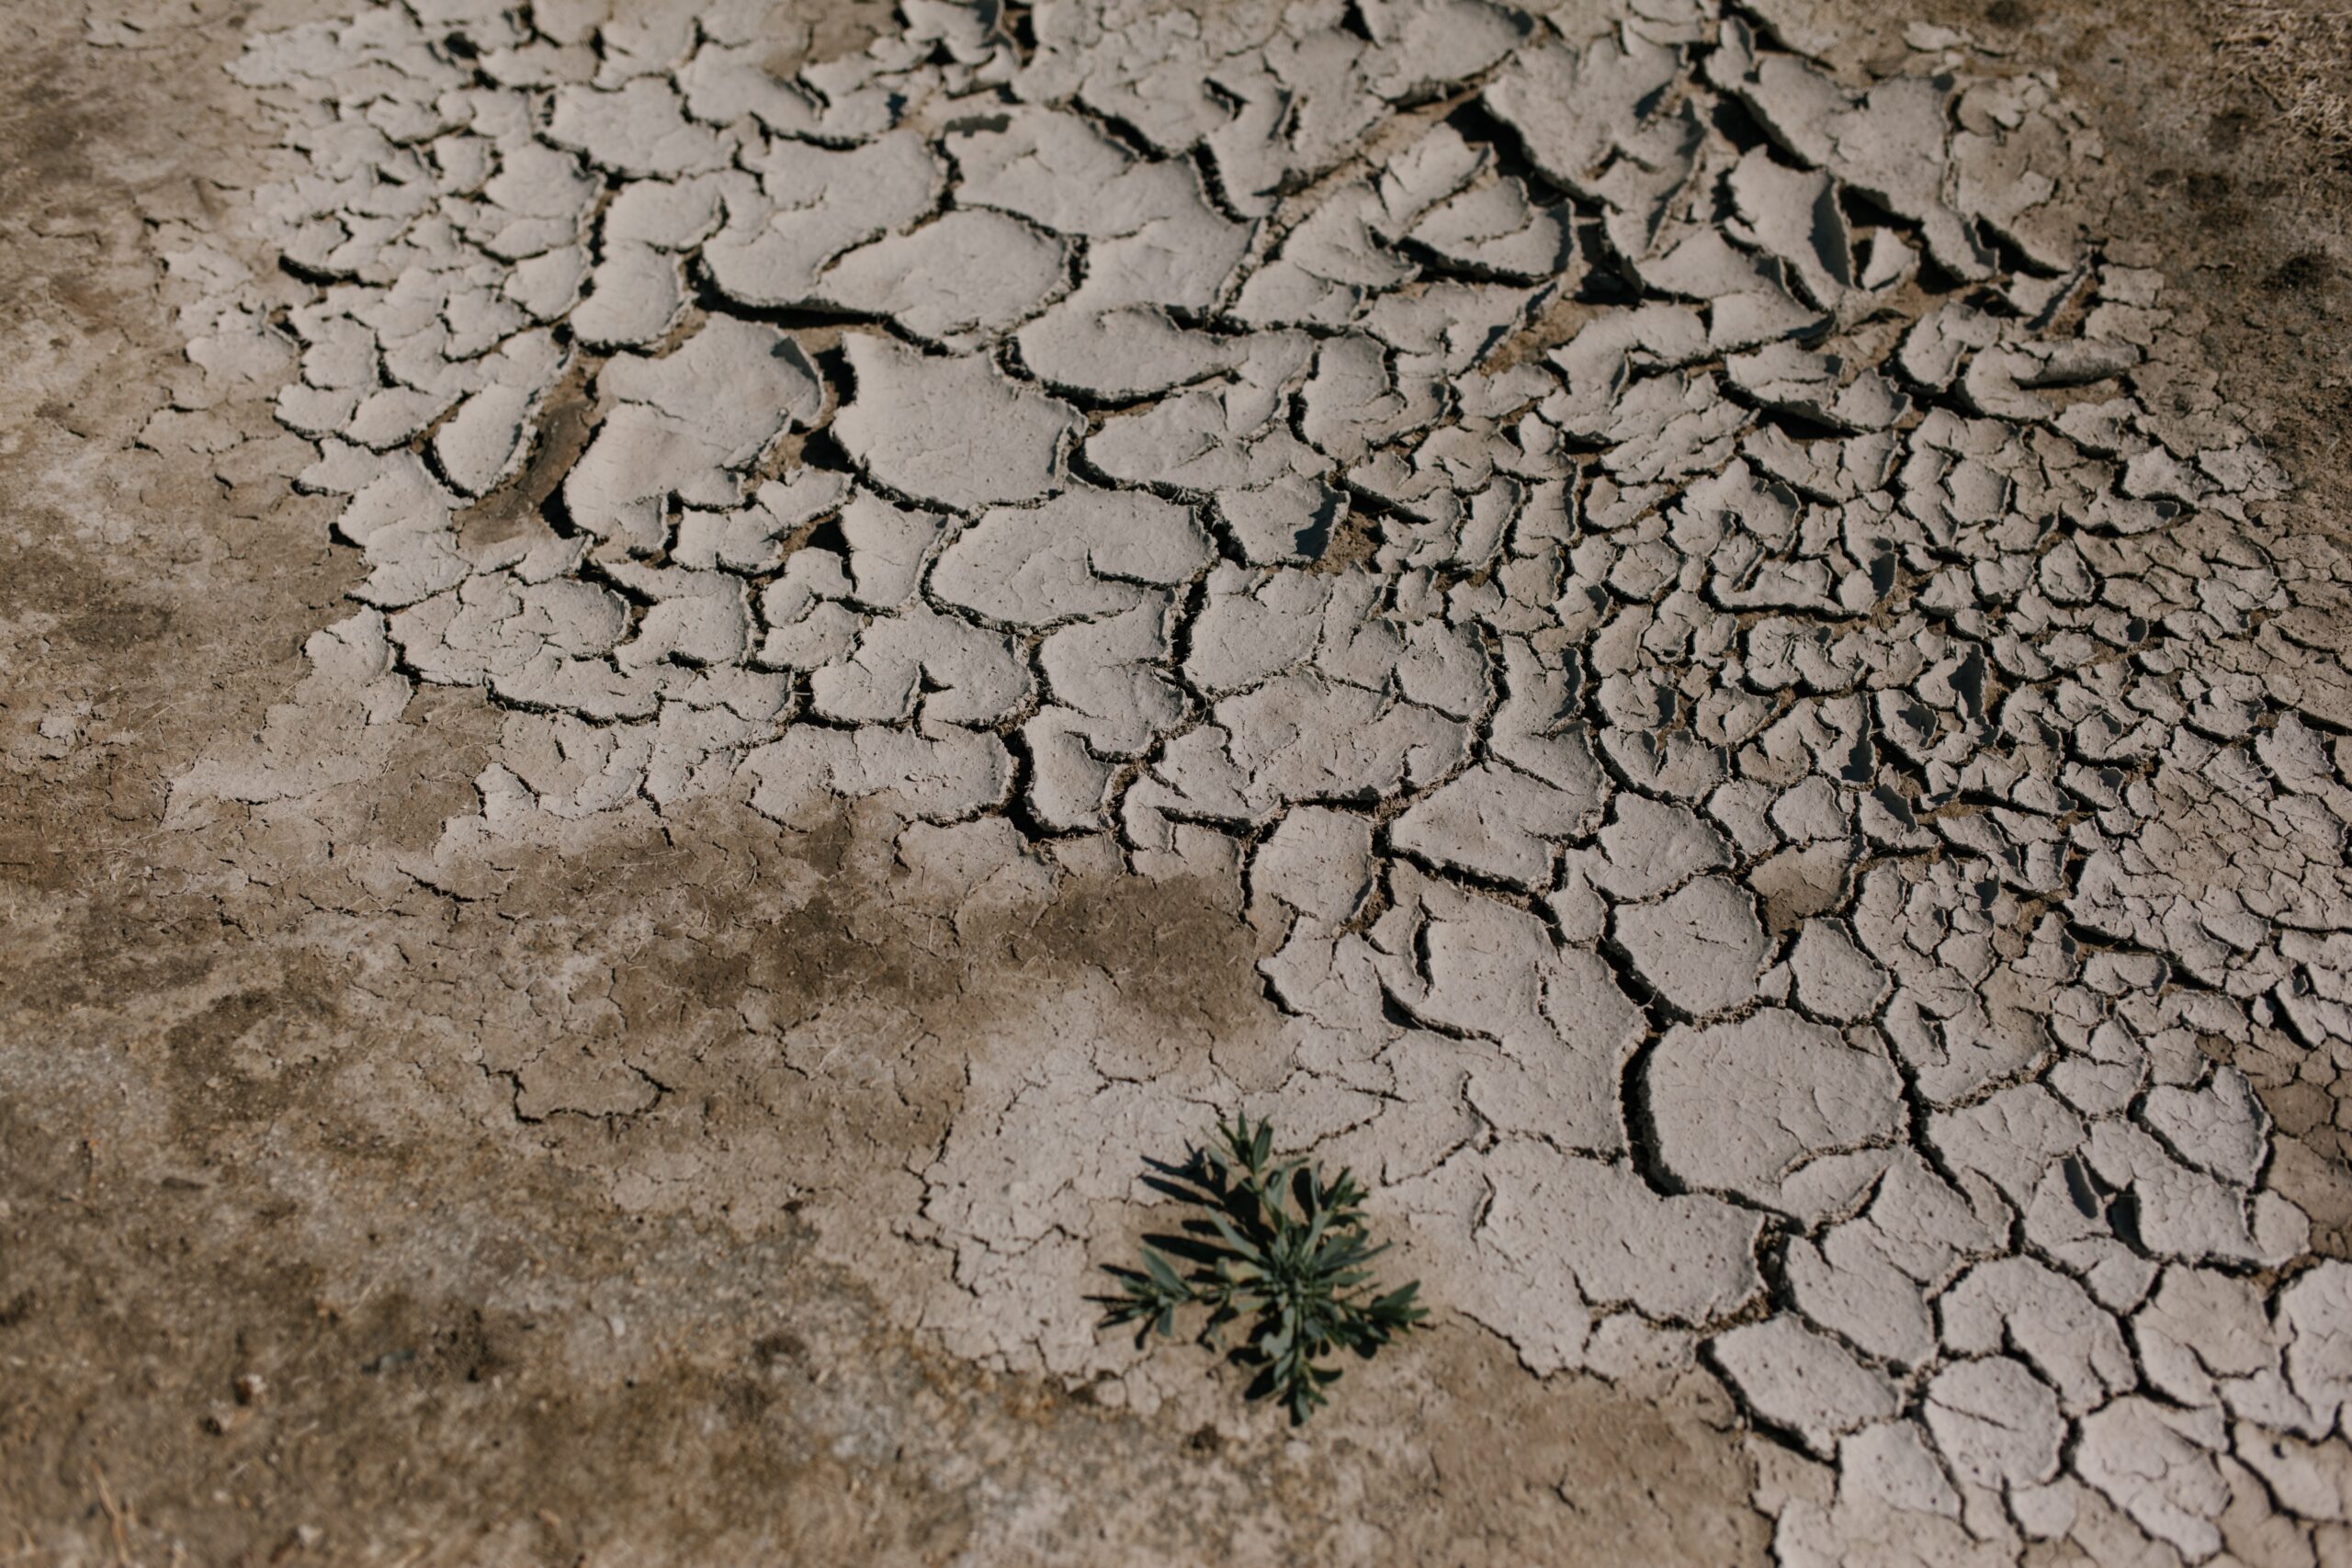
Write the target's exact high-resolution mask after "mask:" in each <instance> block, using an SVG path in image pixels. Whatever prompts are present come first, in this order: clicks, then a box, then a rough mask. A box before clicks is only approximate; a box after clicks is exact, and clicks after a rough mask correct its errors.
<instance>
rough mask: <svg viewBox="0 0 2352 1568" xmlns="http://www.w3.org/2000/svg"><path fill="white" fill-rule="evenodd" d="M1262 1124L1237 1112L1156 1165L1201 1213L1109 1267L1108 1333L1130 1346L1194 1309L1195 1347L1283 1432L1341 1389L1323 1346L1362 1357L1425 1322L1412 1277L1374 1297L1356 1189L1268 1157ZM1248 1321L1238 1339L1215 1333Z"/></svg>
mask: <svg viewBox="0 0 2352 1568" xmlns="http://www.w3.org/2000/svg"><path fill="white" fill-rule="evenodd" d="M1273 1143H1274V1134H1273V1129H1272V1127H1270V1126H1268V1125H1267V1124H1266V1123H1265V1122H1262V1121H1261V1122H1259V1123H1258V1124H1257V1125H1256V1126H1255V1127H1252V1126H1251V1125H1250V1119H1249V1118H1248V1117H1246V1116H1240V1117H1236V1118H1235V1119H1234V1120H1233V1121H1231V1122H1218V1123H1217V1128H1216V1138H1215V1139H1214V1140H1212V1141H1211V1142H1210V1143H1209V1144H1208V1145H1207V1146H1206V1147H1204V1148H1202V1149H1200V1150H1197V1151H1195V1152H1194V1153H1193V1156H1192V1157H1191V1158H1190V1159H1189V1160H1187V1161H1186V1162H1185V1163H1184V1164H1183V1165H1182V1166H1179V1167H1166V1166H1161V1167H1158V1169H1159V1172H1160V1174H1159V1176H1158V1177H1156V1178H1154V1179H1153V1181H1152V1185H1153V1186H1155V1187H1157V1188H1159V1190H1161V1191H1163V1192H1166V1193H1168V1194H1169V1195H1170V1196H1171V1197H1174V1198H1177V1199H1179V1200H1180V1201H1183V1202H1186V1203H1189V1204H1191V1205H1193V1207H1195V1208H1197V1209H1198V1210H1200V1211H1201V1214H1200V1215H1199V1216H1197V1217H1194V1218H1192V1219H1188V1220H1186V1221H1185V1222H1184V1224H1183V1234H1182V1235H1161V1236H1152V1237H1149V1238H1148V1239H1147V1240H1146V1241H1145V1243H1144V1247H1143V1266H1142V1267H1141V1268H1140V1269H1117V1268H1114V1269H1111V1270H1110V1272H1111V1273H1112V1274H1113V1275H1114V1276H1115V1277H1116V1278H1117V1280H1118V1281H1119V1292H1120V1293H1119V1294H1118V1295H1116V1296H1113V1297H1110V1298H1107V1299H1108V1303H1109V1306H1110V1313H1109V1316H1108V1318H1107V1320H1106V1326H1108V1325H1114V1324H1127V1323H1132V1324H1135V1325H1136V1344H1137V1345H1139V1346H1140V1345H1142V1344H1143V1343H1144V1342H1145V1341H1146V1339H1147V1338H1148V1337H1149V1336H1151V1335H1152V1334H1154V1333H1157V1334H1159V1336H1160V1337H1162V1338H1165V1339H1172V1338H1174V1337H1175V1335H1176V1317H1177V1314H1178V1313H1179V1312H1181V1311H1182V1310H1183V1309H1184V1308H1186V1307H1191V1306H1203V1307H1206V1308H1207V1309H1208V1316H1207V1319H1206V1321H1205V1322H1204V1323H1203V1325H1202V1326H1201V1331H1200V1333H1199V1335H1198V1336H1197V1338H1198V1340H1199V1342H1200V1343H1202V1344H1204V1345H1207V1346H1209V1347H1210V1348H1213V1349H1216V1350H1219V1351H1223V1352H1224V1353H1226V1354H1227V1355H1228V1356H1230V1357H1231V1358H1232V1359H1234V1360H1236V1361H1238V1362H1239V1363H1241V1364H1242V1365H1244V1366H1249V1367H1254V1368H1256V1369H1257V1376H1256V1377H1255V1378H1254V1379H1253V1380H1252V1381H1251V1382H1250V1387H1249V1390H1248V1393H1249V1397H1250V1398H1251V1399H1264V1398H1268V1397H1273V1398H1277V1399H1280V1400H1281V1401H1282V1402H1283V1404H1286V1405H1287V1406H1289V1408H1290V1418H1291V1421H1292V1423H1293V1424H1294V1425H1295V1424H1297V1423H1300V1422H1303V1421H1305V1420H1306V1418H1307V1416H1310V1415H1312V1414H1313V1413H1314V1411H1315V1408H1316V1407H1317V1405H1319V1404H1323V1403H1324V1395H1323V1390H1324V1388H1325V1387H1326V1386H1328V1385H1329V1384H1330V1383H1333V1382H1338V1381H1339V1377H1340V1369H1339V1368H1338V1367H1332V1366H1325V1365H1323V1364H1321V1363H1322V1359H1323V1358H1324V1357H1326V1356H1328V1355H1329V1354H1330V1353H1331V1352H1333V1351H1335V1350H1352V1351H1354V1352H1355V1353H1356V1354H1357V1355H1359V1356H1362V1357H1364V1358H1366V1359H1369V1358H1370V1357H1371V1356H1372V1355H1373V1353H1374V1351H1376V1350H1378V1349H1379V1348H1381V1347H1382V1346H1383V1345H1385V1344H1387V1343H1388V1341H1389V1340H1391V1339H1393V1338H1395V1337H1397V1336H1399V1335H1402V1334H1408V1333H1410V1332H1411V1331H1412V1330H1413V1329H1415V1328H1417V1327H1419V1325H1420V1323H1421V1321H1422V1319H1424V1318H1426V1317H1428V1316H1429V1313H1428V1311H1427V1309H1425V1308H1423V1307H1421V1306H1420V1305H1419V1304H1418V1303H1416V1301H1415V1297H1416V1296H1418V1295H1419V1292H1420V1288H1421V1286H1420V1281H1419V1280H1414V1281H1412V1282H1411V1283H1409V1284H1407V1285H1405V1286H1403V1287H1401V1288H1400V1289H1397V1290H1394V1291H1390V1292H1387V1293H1385V1294H1381V1293H1379V1287H1378V1286H1377V1285H1375V1284H1374V1282H1373V1278H1372V1270H1371V1269H1369V1268H1368V1267H1367V1265H1369V1264H1370V1263H1371V1262H1372V1260H1373V1259H1374V1258H1378V1257H1379V1256H1380V1255H1381V1254H1382V1253H1384V1252H1385V1251H1387V1250H1388V1245H1387V1243H1385V1242H1382V1243H1379V1244H1377V1245H1375V1244H1374V1242H1373V1241H1372V1239H1371V1237H1370V1235H1368V1234H1367V1233H1366V1231H1365V1229H1364V1219H1363V1198H1364V1194H1363V1189H1362V1188H1361V1187H1359V1186H1357V1185H1356V1179H1355V1177H1354V1175H1353V1174H1352V1173H1351V1172H1349V1171H1347V1170H1344V1169H1343V1170H1341V1171H1340V1175H1339V1179H1337V1180H1333V1181H1328V1182H1327V1181H1326V1180H1324V1179H1323V1169H1322V1168H1321V1167H1320V1166H1310V1165H1309V1164H1308V1162H1307V1161H1306V1160H1305V1159H1286V1160H1283V1161H1280V1162H1279V1163H1276V1162H1274V1161H1273V1159H1272V1154H1273ZM1237 1323H1238V1324H1244V1325H1246V1329H1245V1331H1244V1332H1243V1333H1242V1334H1241V1336H1240V1338H1239V1340H1238V1343H1234V1342H1231V1341H1229V1340H1228V1338H1227V1333H1226V1331H1227V1328H1228V1327H1230V1326H1231V1325H1235V1324H1237Z"/></svg>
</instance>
